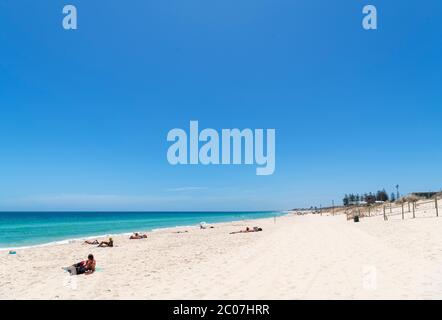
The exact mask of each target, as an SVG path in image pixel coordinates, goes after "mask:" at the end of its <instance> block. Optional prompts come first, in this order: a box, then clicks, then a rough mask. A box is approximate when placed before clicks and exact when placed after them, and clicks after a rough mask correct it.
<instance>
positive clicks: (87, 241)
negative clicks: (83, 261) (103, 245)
mask: <svg viewBox="0 0 442 320" xmlns="http://www.w3.org/2000/svg"><path fill="white" fill-rule="evenodd" d="M84 243H85V244H99V242H98V240H94V241H89V240H86V241H85V242H84Z"/></svg>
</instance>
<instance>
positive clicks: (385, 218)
mask: <svg viewBox="0 0 442 320" xmlns="http://www.w3.org/2000/svg"><path fill="white" fill-rule="evenodd" d="M386 220H387V215H386V214H385V205H384V221H386Z"/></svg>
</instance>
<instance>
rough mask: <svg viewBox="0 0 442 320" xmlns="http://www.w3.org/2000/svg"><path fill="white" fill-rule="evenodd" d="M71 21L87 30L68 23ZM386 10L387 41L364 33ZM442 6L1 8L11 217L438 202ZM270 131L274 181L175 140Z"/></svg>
mask: <svg viewBox="0 0 442 320" xmlns="http://www.w3.org/2000/svg"><path fill="white" fill-rule="evenodd" d="M65 4H74V5H76V6H77V9H78V30H76V31H66V30H64V29H63V28H62V25H61V21H62V17H63V16H62V8H63V6H64V5H65ZM366 4H375V5H376V6H377V9H378V28H379V29H378V30H377V31H365V30H363V29H362V27H361V21H362V17H363V15H362V7H363V6H364V5H366ZM441 21H442V2H441V1H440V0H427V1H421V0H420V1H417V0H410V1H386V0H385V1H380V0H379V1H375V0H366V1H365V0H358V1H348V0H338V1H328V0H321V1H319V0H297V1H293V0H287V1H282V0H239V1H238V0H211V1H203V0H198V1H196V0H186V1H182V0H169V1H159V0H155V1H151V0H131V1H129V2H127V1H121V0H119V1H116V0H106V1H104V0H102V1H85V0H81V1H74V0H69V1H35V0H16V1H0V210H49V209H50V210H108V209H111V210H122V209H127V210H208V209H211V210H246V209H248V210H255V209H287V208H292V207H298V206H310V205H318V206H319V205H320V204H322V205H329V204H331V201H332V200H333V199H334V200H335V201H336V202H337V203H338V202H341V199H342V197H343V195H344V194H345V193H347V192H355V193H356V192H359V193H363V192H369V191H376V190H377V189H380V188H386V189H387V190H388V191H389V192H391V191H393V190H394V186H395V185H396V184H399V185H400V186H401V192H402V193H406V192H409V191H416V190H419V191H428V190H439V189H441V188H442V170H441V163H442V148H441V142H442V126H441V119H442V118H441V116H442V90H441V89H442V58H441V57H442V42H441V39H442V23H441ZM190 120H198V121H199V123H200V126H201V127H210V128H215V129H217V130H220V129H222V128H275V129H276V171H275V173H274V174H273V175H271V176H256V175H255V167H254V166H237V167H235V166H171V165H169V163H168V162H167V158H166V151H167V148H168V147H169V143H167V141H166V135H167V132H168V131H169V130H170V129H172V128H188V125H189V121H190Z"/></svg>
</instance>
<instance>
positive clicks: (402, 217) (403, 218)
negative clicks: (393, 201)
mask: <svg viewBox="0 0 442 320" xmlns="http://www.w3.org/2000/svg"><path fill="white" fill-rule="evenodd" d="M402 220H404V203H403V202H402Z"/></svg>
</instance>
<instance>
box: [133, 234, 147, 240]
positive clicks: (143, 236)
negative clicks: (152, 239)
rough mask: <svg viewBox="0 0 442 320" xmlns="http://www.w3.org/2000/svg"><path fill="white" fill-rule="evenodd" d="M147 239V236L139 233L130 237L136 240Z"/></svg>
mask: <svg viewBox="0 0 442 320" xmlns="http://www.w3.org/2000/svg"><path fill="white" fill-rule="evenodd" d="M145 238H147V234H139V233H138V232H135V233H134V234H133V235H132V236H130V238H129V239H131V240H136V239H145Z"/></svg>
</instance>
